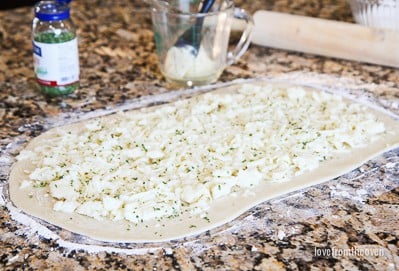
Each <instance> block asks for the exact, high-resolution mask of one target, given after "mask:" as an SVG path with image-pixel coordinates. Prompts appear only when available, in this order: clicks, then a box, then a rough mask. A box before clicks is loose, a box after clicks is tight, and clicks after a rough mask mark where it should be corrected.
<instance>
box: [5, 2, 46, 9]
mask: <svg viewBox="0 0 399 271" xmlns="http://www.w3.org/2000/svg"><path fill="white" fill-rule="evenodd" d="M37 2H39V0H0V10H5V9H11V8H17V7H23V6H33V5H35V4H36V3H37Z"/></svg>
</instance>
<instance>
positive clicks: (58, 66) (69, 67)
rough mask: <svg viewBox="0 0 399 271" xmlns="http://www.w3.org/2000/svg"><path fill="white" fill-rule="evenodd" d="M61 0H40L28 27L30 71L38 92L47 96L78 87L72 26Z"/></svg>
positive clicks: (74, 39)
mask: <svg viewBox="0 0 399 271" xmlns="http://www.w3.org/2000/svg"><path fill="white" fill-rule="evenodd" d="M69 11H70V9H69V6H68V5H67V4H66V3H65V2H64V1H58V2H57V1H40V2H39V3H38V4H37V5H36V6H35V19H34V20H33V24H32V43H33V58H34V69H35V74H36V79H37V83H38V85H39V87H40V89H41V90H42V91H43V93H45V94H46V95H49V96H58V95H67V94H70V93H72V92H73V91H74V90H76V89H77V88H78V87H79V53H78V42H77V36H76V30H75V26H74V25H73V22H72V20H71V18H70V12H69Z"/></svg>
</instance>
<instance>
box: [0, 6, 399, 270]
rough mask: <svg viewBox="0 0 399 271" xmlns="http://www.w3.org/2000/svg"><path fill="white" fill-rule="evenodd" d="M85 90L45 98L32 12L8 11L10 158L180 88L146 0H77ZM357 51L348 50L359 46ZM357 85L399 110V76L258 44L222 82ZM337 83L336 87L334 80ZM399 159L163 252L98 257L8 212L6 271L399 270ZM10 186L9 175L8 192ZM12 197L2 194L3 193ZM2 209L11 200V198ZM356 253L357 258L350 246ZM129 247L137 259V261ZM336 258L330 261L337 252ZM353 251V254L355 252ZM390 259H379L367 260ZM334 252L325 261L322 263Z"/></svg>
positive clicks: (304, 10)
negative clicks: (63, 128) (36, 66)
mask: <svg viewBox="0 0 399 271" xmlns="http://www.w3.org/2000/svg"><path fill="white" fill-rule="evenodd" d="M236 5H237V6H241V7H244V8H245V9H247V10H248V11H250V12H254V11H255V10H258V9H267V10H275V11H281V12H287V13H292V14H300V15H306V16H313V17H321V18H326V19H333V20H340V21H347V22H352V17H351V13H350V10H349V6H348V4H347V3H346V2H345V1H344V0H317V1H316V0H306V1H305V0H301V1H294V0H275V1H269V0H262V1H236ZM71 7H72V17H73V19H74V21H75V23H76V25H77V26H78V29H79V30H78V35H79V38H80V40H79V50H80V61H81V87H80V89H79V90H78V91H76V92H75V93H74V94H72V95H70V96H69V97H62V98H46V97H44V96H43V95H42V94H41V93H40V92H39V91H38V90H37V89H36V87H35V81H34V74H33V71H32V55H31V40H30V25H31V20H32V8H31V7H23V8H18V9H14V10H9V11H1V12H0V70H1V72H0V122H1V125H0V148H1V149H0V151H1V154H2V157H1V160H0V166H1V163H5V162H4V160H5V156H4V154H5V153H7V152H8V148H10V145H12V144H13V143H15V140H16V138H23V139H25V140H27V139H29V138H31V137H33V136H36V135H38V134H40V133H41V132H42V131H43V130H44V129H46V126H45V125H43V123H45V120H46V119H48V118H51V117H56V116H59V115H60V114H68V113H75V114H76V113H79V114H80V113H82V114H84V113H85V112H91V111H93V110H96V109H103V108H109V107H115V106H118V105H123V104H126V103H129V101H131V100H132V99H135V98H138V97H141V96H145V95H155V94H160V93H166V92H168V91H171V90H170V89H169V88H168V87H167V84H166V83H165V81H164V79H163V78H162V76H161V74H160V72H159V69H158V67H157V57H156V54H155V46H154V41H153V33H152V30H151V21H150V16H149V14H148V12H147V11H148V10H147V8H146V5H145V4H144V3H143V1H134V0H130V1H128V0H118V1H103V0H88V1H73V3H72V6H71ZM348 46H349V45H348ZM264 76H266V77H270V78H291V79H292V78H295V80H296V81H299V82H300V81H301V78H307V79H306V80H311V79H309V78H315V79H314V82H316V83H320V84H325V83H326V80H327V79H328V80H327V81H329V82H331V80H332V81H334V79H336V81H337V82H343V81H345V82H347V81H348V82H351V84H352V86H354V87H355V88H356V89H357V91H358V92H359V91H360V92H361V93H363V94H364V95H365V96H370V97H373V99H374V100H375V101H377V102H378V103H379V104H380V105H382V106H384V107H386V108H387V109H389V110H391V111H393V112H396V113H398V111H399V103H398V101H399V70H398V69H394V68H388V67H382V66H378V65H369V64H365V63H358V62H352V61H345V60H338V59H333V58H326V57H319V56H314V55H309V54H302V53H294V52H288V51H284V50H278V49H270V48H264V47H259V46H255V45H251V47H250V48H249V51H248V52H247V53H246V54H245V55H244V56H243V57H242V58H241V59H240V60H239V62H238V63H236V64H235V65H233V66H231V67H228V68H227V69H226V70H225V72H224V73H223V74H222V76H221V78H220V81H221V82H225V81H230V80H233V79H237V78H253V77H264ZM326 78H327V79H326ZM398 168H399V150H398V149H396V150H393V151H390V152H388V153H385V154H383V155H381V156H378V157H377V158H375V159H373V160H371V161H369V162H367V163H365V164H364V165H362V166H361V167H360V168H358V169H356V170H354V171H352V172H350V173H348V174H345V175H344V176H341V177H339V178H337V179H334V180H331V181H329V182H327V183H324V184H321V185H317V186H313V187H310V188H308V189H304V190H301V191H298V192H295V193H291V194H289V195H286V196H283V197H279V198H276V199H272V200H269V201H267V202H264V203H262V204H260V205H258V206H256V207H255V208H253V209H251V210H250V211H248V212H246V213H245V214H243V215H241V216H240V217H239V218H237V219H236V220H234V221H232V222H230V223H228V224H226V225H224V226H223V227H220V228H217V229H214V230H211V231H209V232H206V233H204V234H201V235H200V236H195V237H192V238H188V239H185V240H177V241H173V242H166V243H162V244H155V245H154V244H145V245H135V244H130V245H129V244H124V245H123V246H122V247H123V248H125V250H120V251H119V252H118V250H104V251H101V249H100V251H99V252H96V253H93V252H90V251H89V250H88V249H84V248H78V249H73V248H70V247H69V248H68V247H65V246H62V245H61V244H60V242H57V240H55V239H53V238H51V237H48V236H47V237H46V236H42V235H40V234H35V233H32V232H30V233H29V234H28V233H27V232H29V230H28V229H27V228H26V226H24V225H21V224H20V223H18V222H16V221H14V220H13V219H12V218H11V215H10V212H9V210H8V209H7V208H6V207H5V206H2V205H1V204H0V223H1V224H0V225H1V226H0V269H1V270H86V269H88V270H126V269H130V270H135V269H138V270H169V269H174V270H399V251H398V248H399V218H398V217H399V170H398ZM6 182H7V172H2V173H1V175H0V184H1V185H5V183H6ZM0 188H1V186H0ZM0 203H1V201H0ZM352 248H356V249H357V250H356V251H353V250H352V252H350V249H352ZM129 250H130V252H131V253H129ZM328 251H330V252H334V251H335V254H331V255H326V254H325V253H326V252H328ZM343 251H346V252H348V251H349V252H350V253H346V254H345V255H342V254H339V253H343ZM375 251H378V252H379V254H380V255H379V256H376V255H366V252H367V253H373V252H375ZM323 253H324V254H323Z"/></svg>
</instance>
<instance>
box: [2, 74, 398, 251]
mask: <svg viewBox="0 0 399 271" xmlns="http://www.w3.org/2000/svg"><path fill="white" fill-rule="evenodd" d="M269 79H270V78H269ZM244 81H245V82H248V81H247V80H242V79H239V80H237V81H236V82H244ZM250 81H253V80H250ZM269 81H271V82H273V81H274V82H278V81H284V82H290V83H292V84H298V83H299V84H302V85H306V86H312V85H313V86H318V87H319V88H322V89H327V90H328V91H330V92H333V93H339V94H340V95H343V94H344V92H345V91H342V89H346V90H347V89H350V90H351V94H348V95H344V96H351V97H352V98H355V99H356V100H357V101H358V102H360V103H363V104H367V105H369V106H370V105H371V106H372V107H373V108H375V109H377V110H379V111H382V112H384V113H388V114H389V115H391V116H395V117H396V118H398V116H397V115H395V114H393V113H391V112H389V111H387V110H384V109H382V108H380V107H378V106H376V105H375V99H374V97H369V96H366V97H365V96H364V89H365V88H366V89H367V87H370V88H373V87H372V86H370V85H368V86H366V87H365V85H364V84H363V85H362V86H359V82H354V81H351V80H348V79H342V78H336V77H334V76H327V75H319V74H314V73H310V74H305V73H301V72H297V73H291V74H285V75H282V76H280V77H277V78H276V77H274V78H273V79H272V80H269ZM226 85H229V83H227V84H226V83H223V84H219V85H215V86H213V87H223V86H226ZM208 89H209V88H207V87H203V88H195V89H191V90H183V91H182V90H180V91H173V92H169V93H163V94H160V95H155V96H151V97H145V98H143V99H139V100H138V101H135V102H130V103H127V104H125V105H122V106H120V107H118V108H113V109H110V110H99V111H94V112H90V113H87V114H81V113H76V114H68V115H62V116H60V117H57V118H52V119H48V123H47V124H49V125H50V126H51V127H54V126H61V125H65V124H67V123H70V122H71V121H72V122H75V121H79V120H82V119H88V118H92V117H97V116H101V115H105V114H109V113H111V112H116V111H119V110H130V109H134V108H138V107H142V106H146V105H148V104H151V103H154V102H155V103H157V102H162V101H172V100H175V99H177V98H178V97H182V96H187V95H192V94H195V93H199V92H206V91H207V90H208ZM66 117H68V118H66ZM16 140H17V139H16ZM15 142H17V141H15ZM16 144H20V143H16ZM391 164H392V163H391ZM394 164H395V163H394ZM10 166H11V164H8V163H6V164H0V172H2V173H3V172H8V171H9V168H10ZM390 166H391V165H390V164H388V165H387V167H388V168H389V167H390ZM337 193H338V192H337ZM366 194H367V191H366V190H362V192H361V193H360V194H359V195H358V196H359V197H364V195H366ZM276 204H278V203H276ZM0 206H6V207H7V209H8V210H9V214H10V216H11V218H12V220H14V221H16V222H18V223H20V224H22V225H23V229H22V230H23V231H22V230H21V231H20V232H23V233H24V234H25V235H26V236H27V237H28V238H29V237H30V236H41V237H43V238H47V239H52V240H55V242H56V243H57V244H58V245H59V246H60V247H63V248H66V249H67V250H70V251H72V250H84V251H86V252H88V253H98V252H109V253H122V254H127V255H142V254H146V253H149V252H155V251H159V250H164V251H165V253H166V254H171V253H172V249H171V248H170V247H166V248H165V247H164V246H161V245H159V246H156V245H154V246H153V247H139V248H120V247H115V246H118V244H116V243H106V242H103V243H101V245H93V244H89V243H86V244H81V243H76V242H74V241H73V240H63V239H61V237H60V236H59V235H58V234H56V233H54V232H53V231H51V230H50V229H48V228H47V227H46V226H43V225H42V224H40V223H39V222H37V221H36V220H34V219H32V218H31V217H29V216H27V215H25V214H23V213H21V212H20V210H19V209H17V208H15V207H14V206H12V203H11V202H10V201H9V198H8V191H7V187H5V185H4V184H1V183H0ZM325 212H328V210H325ZM248 217H251V214H249V216H248ZM245 219H246V218H245ZM252 220H255V218H251V221H252ZM249 224H250V222H248V223H243V225H244V227H245V226H246V225H247V226H248V225H249ZM231 225H232V224H231ZM233 227H237V225H236V224H235V226H234V225H233ZM21 228H22V227H21ZM240 231H241V229H240ZM15 234H18V233H15ZM281 236H282V235H281ZM81 242H84V241H81ZM189 245H190V247H191V246H193V247H196V246H197V249H199V250H202V249H204V247H202V245H198V244H196V243H194V242H193V243H189Z"/></svg>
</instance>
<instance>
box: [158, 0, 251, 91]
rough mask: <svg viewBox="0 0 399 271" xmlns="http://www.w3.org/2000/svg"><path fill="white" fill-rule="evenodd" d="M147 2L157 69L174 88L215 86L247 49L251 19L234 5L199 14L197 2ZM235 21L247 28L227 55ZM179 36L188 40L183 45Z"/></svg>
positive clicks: (219, 2)
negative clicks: (225, 70)
mask: <svg viewBox="0 0 399 271" xmlns="http://www.w3.org/2000/svg"><path fill="white" fill-rule="evenodd" d="M150 2H151V15H152V22H153V29H154V35H155V43H156V48H157V54H158V59H159V67H160V70H161V72H162V74H163V75H164V76H165V78H166V80H167V81H168V82H170V83H172V84H173V85H177V86H188V87H191V86H198V85H206V84H209V83H212V82H215V81H216V80H217V79H218V78H219V76H220V74H221V73H222V72H223V70H224V69H225V68H226V67H227V66H228V65H231V64H233V63H234V62H235V61H236V60H237V59H238V58H240V57H241V56H242V55H243V54H244V53H245V51H246V50H247V48H248V46H249V43H250V37H251V34H252V29H253V21H252V17H251V16H250V15H249V14H248V13H246V12H245V11H244V10H242V9H239V8H235V7H234V3H233V1H230V0H216V1H215V2H214V3H213V5H212V8H211V10H210V11H209V12H208V13H199V12H198V10H199V8H198V6H199V2H200V1H198V0H172V1H162V0H152V1H150ZM236 19H238V20H241V21H243V22H244V23H245V25H246V27H245V29H244V31H243V32H242V35H241V38H240V40H239V42H238V44H237V45H236V47H235V48H234V49H233V51H230V52H228V45H229V37H230V31H231V26H232V23H233V20H236ZM190 35H192V37H191V36H190ZM182 36H185V37H187V36H188V37H189V38H188V39H185V40H184V42H183V44H182V42H181V37H182ZM190 37H191V38H192V39H190ZM179 38H180V41H179V42H178V40H179ZM198 44H199V45H198Z"/></svg>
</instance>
